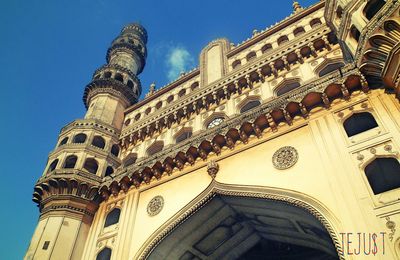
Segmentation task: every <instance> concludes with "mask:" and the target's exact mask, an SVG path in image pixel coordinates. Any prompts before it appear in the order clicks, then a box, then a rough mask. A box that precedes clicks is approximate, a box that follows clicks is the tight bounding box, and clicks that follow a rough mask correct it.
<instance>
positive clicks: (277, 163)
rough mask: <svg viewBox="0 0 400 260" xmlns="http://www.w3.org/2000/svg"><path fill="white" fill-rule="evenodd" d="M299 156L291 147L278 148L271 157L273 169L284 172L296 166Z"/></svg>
mask: <svg viewBox="0 0 400 260" xmlns="http://www.w3.org/2000/svg"><path fill="white" fill-rule="evenodd" d="M298 158H299V156H298V153H297V150H296V149H295V148H294V147H291V146H284V147H281V148H279V149H278V150H277V151H276V152H275V153H274V155H273V156H272V163H273V164H274V167H275V168H277V169H279V170H284V169H288V168H290V167H292V166H293V165H295V164H296V162H297V160H298Z"/></svg>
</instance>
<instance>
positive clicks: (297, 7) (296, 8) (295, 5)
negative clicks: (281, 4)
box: [293, 1, 303, 13]
mask: <svg viewBox="0 0 400 260" xmlns="http://www.w3.org/2000/svg"><path fill="white" fill-rule="evenodd" d="M301 10H303V7H301V5H300V4H299V2H297V1H293V11H294V12H295V13H298V12H300V11H301Z"/></svg>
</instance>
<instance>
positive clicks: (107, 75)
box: [104, 71, 112, 79]
mask: <svg viewBox="0 0 400 260" xmlns="http://www.w3.org/2000/svg"><path fill="white" fill-rule="evenodd" d="M111 75H112V74H111V72H109V71H107V72H105V73H104V78H106V79H109V78H111Z"/></svg>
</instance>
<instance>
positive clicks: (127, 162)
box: [123, 153, 137, 167]
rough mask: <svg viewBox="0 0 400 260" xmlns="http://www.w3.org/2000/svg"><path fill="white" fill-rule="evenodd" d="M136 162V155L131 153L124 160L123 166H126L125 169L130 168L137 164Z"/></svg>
mask: <svg viewBox="0 0 400 260" xmlns="http://www.w3.org/2000/svg"><path fill="white" fill-rule="evenodd" d="M136 160H137V155H136V153H131V154H129V155H128V156H127V157H126V158H125V159H124V162H123V165H124V167H128V166H130V165H132V164H134V163H135V162H136Z"/></svg>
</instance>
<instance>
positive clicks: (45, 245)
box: [42, 241, 50, 250]
mask: <svg viewBox="0 0 400 260" xmlns="http://www.w3.org/2000/svg"><path fill="white" fill-rule="evenodd" d="M49 245H50V241H44V244H43V247H42V249H43V250H47V249H48V248H49Z"/></svg>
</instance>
